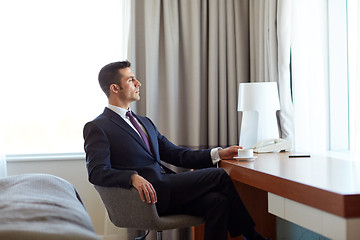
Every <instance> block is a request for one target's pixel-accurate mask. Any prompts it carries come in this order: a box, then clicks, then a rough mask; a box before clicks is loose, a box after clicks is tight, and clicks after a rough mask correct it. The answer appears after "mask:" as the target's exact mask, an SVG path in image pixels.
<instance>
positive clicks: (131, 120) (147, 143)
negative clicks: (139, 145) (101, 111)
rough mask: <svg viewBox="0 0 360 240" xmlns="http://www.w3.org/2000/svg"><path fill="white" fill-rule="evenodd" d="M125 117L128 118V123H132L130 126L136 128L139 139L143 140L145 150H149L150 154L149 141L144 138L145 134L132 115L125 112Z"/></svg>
mask: <svg viewBox="0 0 360 240" xmlns="http://www.w3.org/2000/svg"><path fill="white" fill-rule="evenodd" d="M126 116H128V117H129V118H130V122H131V123H132V125H133V126H134V127H135V128H136V130H137V131H138V133H139V134H140V136H141V138H142V139H143V140H144V142H145V145H146V146H147V148H148V149H149V151H150V152H151V149H150V144H149V140H148V138H147V137H146V134H145V132H144V131H143V130H142V128H141V127H140V125H139V124H138V123H137V121H136V120H135V118H134V116H133V115H132V113H131V112H130V111H127V112H126Z"/></svg>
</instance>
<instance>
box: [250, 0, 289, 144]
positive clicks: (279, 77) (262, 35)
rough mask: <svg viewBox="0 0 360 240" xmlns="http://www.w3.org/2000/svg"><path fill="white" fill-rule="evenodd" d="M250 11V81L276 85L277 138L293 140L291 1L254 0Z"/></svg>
mask: <svg viewBox="0 0 360 240" xmlns="http://www.w3.org/2000/svg"><path fill="white" fill-rule="evenodd" d="M249 5H250V6H249V11H250V81H251V82H277V83H278V89H279V99H280V108H281V110H280V112H279V114H278V119H279V127H280V134H279V135H280V137H281V138H286V139H291V140H293V138H294V123H293V104H292V100H291V84H290V83H291V80H290V49H291V12H292V0H254V1H250V2H249Z"/></svg>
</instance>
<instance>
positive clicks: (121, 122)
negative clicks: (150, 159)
mask: <svg viewBox="0 0 360 240" xmlns="http://www.w3.org/2000/svg"><path fill="white" fill-rule="evenodd" d="M104 114H105V115H107V116H108V117H110V119H111V121H113V122H114V123H115V124H116V125H118V126H119V127H120V128H122V129H123V130H125V131H126V132H127V133H128V134H130V135H131V137H133V138H135V140H136V141H137V142H138V143H139V144H140V145H141V146H143V148H144V149H145V150H146V151H147V152H148V153H149V154H152V153H151V152H150V151H149V149H148V148H147V147H146V145H145V143H144V141H143V140H142V138H141V137H140V136H139V134H138V133H137V132H136V131H135V130H134V129H133V128H132V127H131V126H129V124H128V123H127V122H125V120H124V119H122V117H120V116H119V114H117V113H115V112H114V111H112V110H110V109H108V108H105V110H104ZM141 124H143V123H142V122H141ZM144 127H145V126H144ZM145 129H146V127H145ZM146 131H147V132H148V130H147V129H146ZM148 134H149V132H148ZM149 136H150V135H149ZM149 138H150V137H149ZM149 143H150V145H151V148H153V146H152V142H151V140H150V139H149Z"/></svg>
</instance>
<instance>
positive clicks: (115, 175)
mask: <svg viewBox="0 0 360 240" xmlns="http://www.w3.org/2000/svg"><path fill="white" fill-rule="evenodd" d="M134 116H135V117H136V118H137V119H138V121H139V122H140V123H141V124H142V125H143V127H144V128H145V129H146V131H147V134H148V136H149V142H150V146H151V152H150V151H149V150H148V149H147V147H146V145H145V143H144V142H143V140H142V139H141V137H140V136H139V134H138V133H136V132H135V131H134V129H133V128H132V127H131V126H129V124H128V123H126V122H125V121H124V119H122V117H120V116H119V115H118V114H117V113H115V112H113V111H112V110H110V109H108V108H105V110H104V112H103V113H102V114H101V115H99V116H98V117H97V118H96V119H94V120H93V121H91V122H88V123H87V124H86V125H85V127H84V132H83V133H84V140H85V144H84V147H85V152H86V164H87V170H88V174H89V181H90V182H91V183H93V184H95V185H99V186H107V187H122V188H130V187H131V184H130V178H131V175H132V174H134V173H135V172H137V173H138V174H139V175H141V176H142V177H144V178H145V179H147V180H148V181H149V182H150V183H151V184H152V185H153V186H154V188H155V190H156V193H157V197H158V204H160V206H157V207H158V209H159V207H160V208H161V209H162V210H163V209H164V208H166V206H167V202H168V201H169V198H170V195H169V194H170V188H171V184H170V180H169V175H168V174H164V173H162V171H161V167H160V166H162V167H163V168H164V169H166V171H167V173H170V170H169V169H167V168H165V167H164V166H163V165H162V164H161V161H164V162H167V163H170V164H173V165H175V166H179V167H185V168H194V169H197V168H205V167H211V166H213V163H212V160H211V157H210V150H191V149H188V148H182V147H178V146H175V145H174V144H173V143H171V142H170V141H169V140H168V139H167V138H166V137H165V136H163V135H161V134H160V133H159V131H158V130H157V128H156V127H155V125H154V124H153V122H152V121H151V120H150V119H149V118H147V117H142V116H138V115H135V114H134ZM158 204H157V205H158Z"/></svg>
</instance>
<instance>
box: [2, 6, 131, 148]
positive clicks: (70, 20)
mask: <svg viewBox="0 0 360 240" xmlns="http://www.w3.org/2000/svg"><path fill="white" fill-rule="evenodd" d="M129 4H130V3H129V1H128V0H122V1H119V0H107V1H99V0H76V1H73V0H61V1H60V0H56V1H55V0H54V1H48V0H32V1H28V0H14V1H1V2H0V30H1V35H2V37H1V40H0V52H1V55H0V65H1V68H0V111H1V118H0V140H1V141H2V143H1V145H0V152H1V153H2V154H4V153H5V154H38V153H69V152H83V138H82V129H83V126H84V124H85V123H86V122H87V121H89V120H91V119H93V118H95V117H96V116H97V115H98V114H99V113H101V111H102V110H103V108H104V106H105V105H106V104H107V98H106V96H105V94H104V93H103V92H102V91H101V89H100V87H99V86H98V82H97V74H98V72H99V70H100V68H101V67H102V66H104V65H105V64H107V63H110V62H112V61H119V60H124V59H126V57H127V40H128V28H129V25H128V22H129V14H130V6H129Z"/></svg>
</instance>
